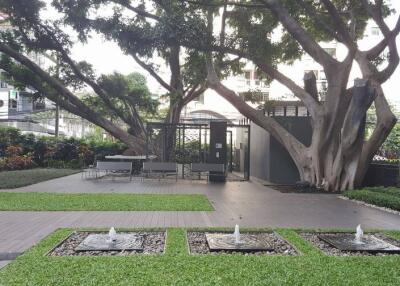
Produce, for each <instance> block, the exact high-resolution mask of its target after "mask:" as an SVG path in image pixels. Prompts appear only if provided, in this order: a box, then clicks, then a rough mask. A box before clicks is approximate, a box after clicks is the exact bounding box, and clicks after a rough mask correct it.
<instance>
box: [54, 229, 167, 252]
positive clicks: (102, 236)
mask: <svg viewBox="0 0 400 286" xmlns="http://www.w3.org/2000/svg"><path fill="white" fill-rule="evenodd" d="M107 239H108V232H90V231H76V232H73V233H72V234H71V235H69V236H68V237H67V238H65V239H64V240H63V241H61V242H60V243H59V244H58V245H57V246H56V247H54V248H53V249H52V250H51V251H49V253H48V254H47V255H48V256H127V255H135V254H162V253H164V249H165V239H166V233H165V232H161V231H160V232H146V231H135V232H133V231H132V232H128V231H127V232H118V233H117V242H116V243H113V242H109V241H107ZM94 241H96V242H97V243H95V244H94V243H93V242H94Z"/></svg>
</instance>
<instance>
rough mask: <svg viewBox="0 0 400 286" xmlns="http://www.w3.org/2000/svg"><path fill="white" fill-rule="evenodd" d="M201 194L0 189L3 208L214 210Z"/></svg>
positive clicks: (31, 209) (11, 209)
mask: <svg viewBox="0 0 400 286" xmlns="http://www.w3.org/2000/svg"><path fill="white" fill-rule="evenodd" d="M212 210H214V209H213V207H212V206H211V204H210V202H209V200H208V199H207V197H206V196H205V195H200V194H183V195H176V194H87V193H77V194H61V193H9V192H7V193H6V192H4V193H1V192H0V211H212Z"/></svg>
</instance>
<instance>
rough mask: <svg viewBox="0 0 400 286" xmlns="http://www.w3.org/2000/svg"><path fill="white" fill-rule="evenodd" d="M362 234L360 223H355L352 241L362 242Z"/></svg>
mask: <svg viewBox="0 0 400 286" xmlns="http://www.w3.org/2000/svg"><path fill="white" fill-rule="evenodd" d="M363 236H364V231H363V230H362V228H361V224H359V225H357V228H356V235H355V239H354V242H355V243H356V244H364V242H363V241H362V238H363Z"/></svg>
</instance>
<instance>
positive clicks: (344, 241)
mask: <svg viewBox="0 0 400 286" xmlns="http://www.w3.org/2000/svg"><path fill="white" fill-rule="evenodd" d="M300 236H301V237H302V238H304V239H305V240H307V241H309V242H310V243H311V244H313V245H314V246H316V247H317V248H319V249H320V250H322V251H323V252H324V253H325V254H327V255H331V256H372V255H378V256H385V255H393V254H399V253H400V241H398V240H396V239H393V238H390V237H387V236H385V235H383V234H379V233H376V234H365V235H364V237H363V242H364V244H354V243H352V241H353V240H354V238H355V236H354V233H301V234H300Z"/></svg>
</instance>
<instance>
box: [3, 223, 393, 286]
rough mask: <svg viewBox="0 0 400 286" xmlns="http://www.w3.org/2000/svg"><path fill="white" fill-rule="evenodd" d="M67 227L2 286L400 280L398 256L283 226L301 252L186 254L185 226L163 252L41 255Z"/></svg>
mask: <svg viewBox="0 0 400 286" xmlns="http://www.w3.org/2000/svg"><path fill="white" fill-rule="evenodd" d="M70 232H71V231H70V230H59V231H57V232H56V233H54V234H53V235H51V236H50V237H48V238H47V239H45V240H44V241H42V242H41V243H40V244H39V245H37V246H36V247H34V248H33V249H31V250H30V251H29V252H27V253H26V254H25V255H23V256H21V257H19V258H17V260H16V261H14V262H13V263H11V264H9V265H8V266H6V267H5V268H4V269H2V270H0V285H7V286H13V285H18V286H20V285H59V286H63V285H68V286H71V285H97V286H101V285H106V286H109V285H113V286H116V285H185V286H186V285H307V286H309V285H374V286H376V285H400V256H399V255H394V256H387V257H382V256H372V257H329V256H325V255H324V254H323V253H322V252H320V251H318V250H316V249H315V248H314V247H312V246H311V245H310V244H309V243H308V242H306V241H304V240H302V239H301V238H300V237H299V236H298V235H297V233H296V232H295V231H293V230H287V229H284V230H279V233H280V234H281V235H283V236H284V237H285V238H286V239H287V240H289V241H290V242H291V243H292V244H294V245H295V246H296V247H297V249H298V250H299V251H301V252H302V255H300V256H297V257H288V256H265V255H264V256H244V255H219V256H215V255H189V254H188V251H187V245H186V231H185V230H184V229H169V230H168V235H167V248H166V253H165V254H163V255H142V256H140V255H138V256H129V257H118V256H114V257H46V256H44V254H45V253H46V252H47V251H49V250H50V249H51V248H52V247H54V245H55V244H56V243H57V242H59V241H60V240H61V239H63V238H64V237H65V236H66V235H68V234H69V233H70ZM392 234H393V235H396V236H400V234H399V232H394V233H392Z"/></svg>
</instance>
